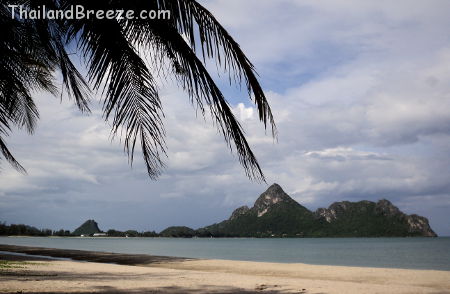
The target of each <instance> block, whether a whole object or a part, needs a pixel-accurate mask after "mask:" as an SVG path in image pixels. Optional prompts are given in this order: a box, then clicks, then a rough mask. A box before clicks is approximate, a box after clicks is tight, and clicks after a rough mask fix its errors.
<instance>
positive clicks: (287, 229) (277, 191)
mask: <svg viewBox="0 0 450 294" xmlns="http://www.w3.org/2000/svg"><path fill="white" fill-rule="evenodd" d="M197 235H198V236H203V237H206V236H214V237H383V236H386V237H394V236H402V237H406V236H427V237H434V236H436V234H435V233H434V232H433V230H432V229H431V228H430V226H429V224H428V220H427V219H426V218H424V217H421V216H418V215H407V214H404V213H403V212H401V211H400V210H399V209H398V208H397V207H395V206H394V205H392V203H391V202H389V201H388V200H384V199H383V200H380V201H378V202H376V203H375V202H371V201H360V202H348V201H344V202H336V203H333V204H332V205H330V207H329V208H319V209H318V210H317V211H315V212H312V211H310V210H308V209H307V208H306V207H304V206H302V205H300V204H299V203H298V202H296V201H295V200H294V199H292V198H291V197H290V196H289V195H288V194H286V193H285V192H284V191H283V189H282V188H281V187H280V186H279V185H278V184H273V185H272V186H270V187H269V188H268V189H267V191H265V192H264V193H262V194H261V195H260V196H259V198H258V199H257V200H256V201H255V203H254V205H253V207H251V208H249V207H247V206H242V207H239V208H238V209H236V210H235V211H234V212H233V213H232V214H231V217H230V218H229V219H228V220H225V221H222V222H220V223H218V224H213V225H211V226H207V227H204V228H201V229H199V230H197Z"/></svg>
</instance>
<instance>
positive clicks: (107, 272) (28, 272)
mask: <svg viewBox="0 0 450 294" xmlns="http://www.w3.org/2000/svg"><path fill="white" fill-rule="evenodd" d="M19 291H22V293H30V292H32V293H92V292H98V293H139V294H140V293H142V294H143V293H280V294H281V293H316V294H319V293H350V294H351V293H408V294H413V293H435V294H438V293H440V294H443V293H450V271H432V270H430V271H428V270H403V269H380V268H358V267H341V266H320V265H305V264H279V263H259V262H245V261H224V260H193V261H182V262H163V263H159V264H151V265H146V266H125V265H115V264H104V263H93V262H75V261H33V264H28V265H25V267H24V268H18V269H6V270H5V269H4V270H1V271H0V293H5V292H6V293H17V292H19ZM19 293H20V292H19Z"/></svg>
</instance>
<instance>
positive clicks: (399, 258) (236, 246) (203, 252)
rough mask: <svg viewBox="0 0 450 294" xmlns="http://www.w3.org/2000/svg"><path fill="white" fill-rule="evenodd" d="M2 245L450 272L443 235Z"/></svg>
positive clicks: (0, 240)
mask: <svg viewBox="0 0 450 294" xmlns="http://www.w3.org/2000/svg"><path fill="white" fill-rule="evenodd" d="M0 244H8V245H22V246H36V247H48V248H60V249H78V250H89V251H106V252H115V253H129V254H133V253H137V254H150V255H160V256H176V257H187V258H207V259H225V260H244V261H257V262H278V263H307V264H318V265H341V266H362V267H382V268H404V269H431V270H445V271H450V237H438V238H296V239H289V238H284V239H255V238H192V239H178V238H101V237H92V238H89V237H86V238H53V237H42V238H41V237H0Z"/></svg>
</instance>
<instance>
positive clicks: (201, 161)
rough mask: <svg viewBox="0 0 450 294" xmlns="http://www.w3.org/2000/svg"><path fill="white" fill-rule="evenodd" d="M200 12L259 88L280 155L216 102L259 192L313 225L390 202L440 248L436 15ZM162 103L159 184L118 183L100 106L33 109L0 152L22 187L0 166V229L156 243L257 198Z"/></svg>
mask: <svg viewBox="0 0 450 294" xmlns="http://www.w3.org/2000/svg"><path fill="white" fill-rule="evenodd" d="M202 3H203V4H204V5H205V6H206V7H207V8H209V9H211V11H212V12H213V13H214V15H216V16H217V18H218V19H219V21H221V22H222V23H223V24H224V25H225V27H226V28H227V29H229V30H230V32H231V33H232V35H233V36H234V37H235V39H236V40H237V41H238V42H239V43H240V44H241V46H242V48H243V49H244V51H245V52H246V53H247V55H248V56H249V57H250V59H251V60H252V61H253V62H254V63H255V65H256V69H257V70H258V72H259V73H260V75H261V81H262V82H263V86H264V88H265V90H266V94H267V96H268V99H269V101H270V104H271V106H272V108H273V112H274V114H275V118H276V121H277V126H278V131H279V136H278V141H276V140H275V141H274V140H273V138H271V136H270V133H269V134H267V133H266V132H267V131H266V130H264V127H263V125H262V124H261V123H260V121H259V119H258V117H257V111H256V109H255V108H254V106H252V105H251V104H249V103H248V101H242V100H240V99H239V98H238V96H237V95H235V91H234V90H230V89H228V88H225V94H226V96H227V97H228V98H229V100H230V102H231V104H232V105H231V106H232V107H233V111H234V113H235V115H236V117H237V118H238V119H239V120H240V122H241V124H242V126H243V127H244V129H245V131H246V134H247V138H248V141H249V143H250V144H251V146H252V148H253V150H254V152H255V154H256V156H257V158H258V159H259V162H260V164H261V166H262V167H263V170H264V172H265V174H266V177H267V180H268V183H269V184H271V183H272V182H277V183H279V184H281V185H282V187H283V188H284V189H285V190H286V191H287V192H288V193H289V194H290V195H292V196H293V197H294V198H296V199H297V200H298V201H299V202H301V203H303V204H305V205H306V206H308V207H309V208H312V209H314V208H317V207H319V206H328V205H329V204H330V203H331V202H333V201H341V200H360V199H368V200H378V199H381V198H388V199H390V200H392V201H393V202H394V204H396V205H398V206H399V207H400V208H401V209H403V210H405V211H406V212H408V213H418V214H423V215H425V216H427V217H429V218H430V219H431V221H432V225H433V227H434V228H436V230H437V231H438V233H444V234H450V231H448V228H447V227H446V223H447V224H448V222H449V221H450V219H449V217H448V216H446V215H445V214H444V213H443V212H442V211H443V210H442V207H447V208H450V204H449V203H450V196H449V195H450V185H449V184H448V174H450V160H448V159H447V158H448V154H449V152H450V143H449V142H450V141H449V138H450V132H449V131H450V130H449V126H450V113H449V112H448V109H449V107H450V95H449V93H450V72H449V71H450V39H449V38H448V36H447V35H448V32H447V28H448V27H449V25H450V20H449V19H448V17H447V15H446V14H447V13H446V12H447V11H448V10H449V9H446V8H450V7H448V6H449V5H450V4H449V3H448V2H447V1H432V3H429V2H427V3H424V2H422V1H390V2H388V1H382V2H370V3H369V2H361V1H337V2H332V3H331V2H329V1H293V0H282V1H271V0H248V1H230V0H226V1H225V0H213V1H203V2H202ZM160 89H161V97H162V100H163V101H162V102H163V107H164V112H165V119H164V123H165V126H166V133H167V145H168V158H167V159H166V166H167V168H166V170H165V172H164V174H163V175H162V176H161V178H160V179H159V180H158V181H157V182H152V181H150V180H149V179H148V177H147V175H146V171H145V168H144V166H143V164H142V161H141V160H140V158H139V155H137V156H136V161H135V164H134V167H133V168H132V169H131V168H129V167H128V165H127V159H126V156H125V155H124V154H123V149H122V146H121V145H120V142H119V141H118V140H114V141H112V142H111V140H110V139H111V138H110V134H109V126H108V124H105V122H104V121H103V120H102V117H101V113H100V107H98V105H97V106H94V113H93V115H91V116H90V117H85V116H82V115H79V113H78V112H77V111H76V110H75V109H74V107H73V106H72V104H71V103H68V102H64V103H62V104H58V102H57V101H54V100H50V99H49V98H47V97H45V96H42V95H41V96H38V97H37V98H38V99H37V100H38V106H39V108H40V110H41V117H42V120H41V121H40V124H39V128H38V130H37V133H36V134H35V135H34V136H27V135H24V134H22V133H15V134H14V135H13V136H12V137H11V138H10V139H9V140H8V142H9V144H10V146H11V147H12V149H13V151H14V153H15V154H16V155H17V157H18V158H19V159H20V160H21V162H22V163H23V164H24V165H25V166H26V167H27V169H28V172H29V174H28V176H23V175H20V174H17V173H16V172H15V171H12V170H11V169H10V168H9V167H7V166H6V165H3V167H4V170H2V176H1V177H0V203H1V204H2V205H1V206H0V207H1V208H0V215H2V217H4V218H5V220H7V221H10V222H25V223H30V224H38V225H42V226H49V227H52V226H54V224H55V223H57V224H58V225H60V226H64V227H68V228H69V227H74V226H76V225H78V224H79V223H81V222H82V221H84V219H85V218H95V219H96V220H97V221H99V222H100V224H101V225H102V228H103V227H105V226H106V227H107V228H109V227H115V228H117V229H126V228H136V229H156V230H159V229H162V228H164V227H166V226H168V225H180V224H183V225H189V226H193V227H199V226H203V225H207V224H210V223H213V222H217V221H220V220H222V219H224V218H227V217H228V216H229V214H230V213H231V211H232V210H233V209H234V208H236V207H237V206H240V205H244V204H247V205H251V204H252V203H253V202H254V200H255V199H256V197H257V196H258V195H259V194H260V193H262V192H263V190H264V189H265V188H266V185H264V184H258V183H254V182H250V181H249V180H248V179H247V178H246V177H245V174H244V171H243V169H242V167H241V166H239V164H238V160H237V158H236V155H235V154H234V153H231V152H230V150H229V149H228V148H227V146H226V145H225V143H224V140H223V138H222V137H221V134H219V133H218V132H217V130H216V129H215V127H214V126H212V124H211V120H210V118H208V117H206V118H203V117H201V115H199V116H197V115H196V112H195V109H194V108H193V107H192V106H191V105H190V103H189V100H188V98H187V97H186V94H185V93H183V92H182V91H180V90H177V89H176V88H175V87H174V86H173V85H172V84H171V83H170V82H167V83H165V84H164V85H161V87H160ZM43 215H45V217H42V216H43ZM434 219H435V220H434ZM57 228H59V227H57Z"/></svg>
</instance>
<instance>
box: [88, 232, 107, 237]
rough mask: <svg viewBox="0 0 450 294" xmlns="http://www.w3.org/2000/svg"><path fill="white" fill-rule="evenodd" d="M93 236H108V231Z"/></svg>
mask: <svg viewBox="0 0 450 294" xmlns="http://www.w3.org/2000/svg"><path fill="white" fill-rule="evenodd" d="M92 236H94V237H106V236H108V234H106V233H95V234H94V235H92Z"/></svg>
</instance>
